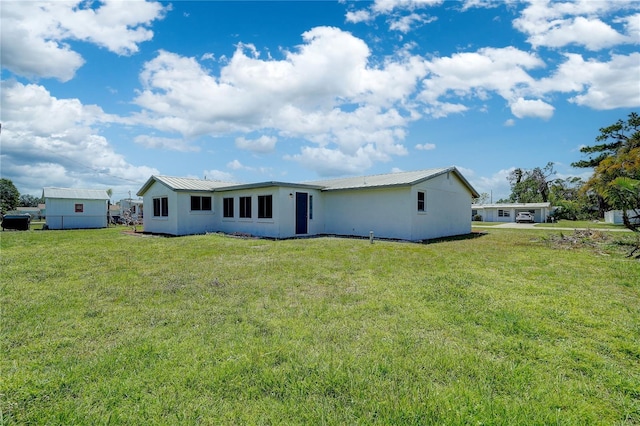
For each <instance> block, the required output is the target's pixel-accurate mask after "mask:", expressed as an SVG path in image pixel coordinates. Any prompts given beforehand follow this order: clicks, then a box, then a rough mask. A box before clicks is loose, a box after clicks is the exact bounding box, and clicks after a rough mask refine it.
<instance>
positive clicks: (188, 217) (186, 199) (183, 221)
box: [176, 191, 216, 235]
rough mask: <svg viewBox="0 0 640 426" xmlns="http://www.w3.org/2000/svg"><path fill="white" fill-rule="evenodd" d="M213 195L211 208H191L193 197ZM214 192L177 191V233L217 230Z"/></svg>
mask: <svg viewBox="0 0 640 426" xmlns="http://www.w3.org/2000/svg"><path fill="white" fill-rule="evenodd" d="M192 196H193V197H211V198H212V200H211V206H212V208H211V210H191V197H192ZM213 196H214V194H213V192H199V191H196V192H182V191H181V192H177V193H176V212H177V214H178V222H177V235H192V234H204V233H206V232H214V231H216V224H215V219H214V210H213Z"/></svg>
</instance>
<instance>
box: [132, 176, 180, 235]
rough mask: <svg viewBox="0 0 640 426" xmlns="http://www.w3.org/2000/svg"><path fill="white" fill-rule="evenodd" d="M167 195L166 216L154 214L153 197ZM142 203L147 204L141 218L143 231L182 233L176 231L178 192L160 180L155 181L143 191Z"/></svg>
mask: <svg viewBox="0 0 640 426" xmlns="http://www.w3.org/2000/svg"><path fill="white" fill-rule="evenodd" d="M162 197H167V200H168V203H169V204H168V207H169V209H168V210H169V214H168V216H155V215H154V208H153V200H154V198H162ZM143 203H144V205H146V206H147V211H146V214H145V215H144V217H143V219H142V223H143V224H144V225H143V226H144V230H145V232H152V233H154V234H171V235H184V234H179V233H178V193H177V192H175V191H173V190H171V189H170V188H168V187H167V186H165V185H164V184H162V183H160V182H155V183H154V184H153V185H151V187H150V188H149V189H148V190H147V192H145V193H144V198H143Z"/></svg>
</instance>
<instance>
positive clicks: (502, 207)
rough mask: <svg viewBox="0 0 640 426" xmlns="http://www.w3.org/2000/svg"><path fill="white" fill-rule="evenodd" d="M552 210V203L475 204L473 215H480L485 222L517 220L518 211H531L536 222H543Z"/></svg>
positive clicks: (472, 209)
mask: <svg viewBox="0 0 640 426" xmlns="http://www.w3.org/2000/svg"><path fill="white" fill-rule="evenodd" d="M551 211H552V209H551V203H498V204H473V205H472V206H471V217H472V218H475V217H479V218H480V220H481V221H483V222H515V221H516V215H517V214H518V213H520V212H529V213H531V214H532V215H533V217H534V221H535V222H537V223H542V222H546V221H547V217H549V214H551Z"/></svg>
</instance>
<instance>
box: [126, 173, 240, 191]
mask: <svg viewBox="0 0 640 426" xmlns="http://www.w3.org/2000/svg"><path fill="white" fill-rule="evenodd" d="M153 182H160V183H162V184H164V185H165V186H167V187H169V188H170V189H173V190H174V191H213V190H214V189H216V188H223V187H227V186H233V185H238V184H237V183H232V182H223V181H219V180H204V179H194V178H180V177H173V176H151V177H150V178H149V180H147V182H146V183H145V184H144V185H143V186H142V188H140V190H139V191H138V193H137V194H136V195H138V196H142V195H144V193H145V192H147V190H148V189H149V187H151V185H152V184H153Z"/></svg>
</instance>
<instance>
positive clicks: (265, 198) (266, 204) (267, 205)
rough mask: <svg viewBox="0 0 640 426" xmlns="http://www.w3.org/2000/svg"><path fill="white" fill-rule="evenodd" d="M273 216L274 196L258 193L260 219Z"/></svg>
mask: <svg viewBox="0 0 640 426" xmlns="http://www.w3.org/2000/svg"><path fill="white" fill-rule="evenodd" d="M271 218H273V196H272V195H258V219H271Z"/></svg>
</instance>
